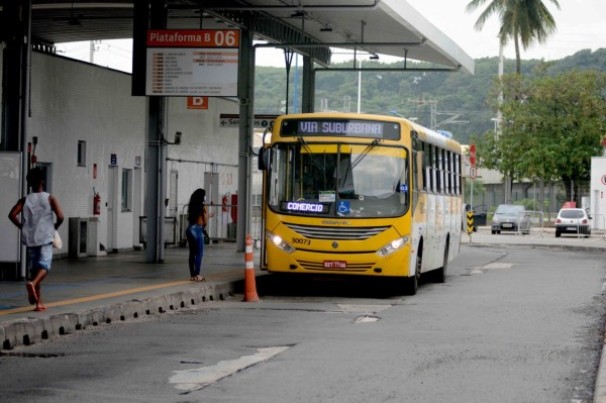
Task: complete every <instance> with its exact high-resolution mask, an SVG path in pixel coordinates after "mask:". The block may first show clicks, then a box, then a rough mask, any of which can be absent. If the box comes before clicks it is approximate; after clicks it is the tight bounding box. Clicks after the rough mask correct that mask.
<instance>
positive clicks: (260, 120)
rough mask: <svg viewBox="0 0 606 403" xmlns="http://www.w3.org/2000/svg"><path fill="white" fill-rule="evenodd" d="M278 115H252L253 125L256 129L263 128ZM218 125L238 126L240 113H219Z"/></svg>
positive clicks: (270, 123)
mask: <svg viewBox="0 0 606 403" xmlns="http://www.w3.org/2000/svg"><path fill="white" fill-rule="evenodd" d="M277 117H278V115H254V119H253V126H254V127H255V128H257V129H265V128H267V127H269V126H270V125H272V124H273V123H274V120H276V118H277ZM219 126H221V127H239V126H240V115H239V114H237V113H221V114H220V115H219Z"/></svg>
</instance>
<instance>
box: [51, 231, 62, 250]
mask: <svg viewBox="0 0 606 403" xmlns="http://www.w3.org/2000/svg"><path fill="white" fill-rule="evenodd" d="M62 247H63V241H62V240H61V236H60V235H59V231H55V237H54V238H53V248H55V249H61V248H62Z"/></svg>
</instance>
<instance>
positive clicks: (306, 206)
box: [282, 201, 328, 214]
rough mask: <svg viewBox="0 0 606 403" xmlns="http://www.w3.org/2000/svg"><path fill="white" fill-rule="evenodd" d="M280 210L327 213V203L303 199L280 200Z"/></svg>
mask: <svg viewBox="0 0 606 403" xmlns="http://www.w3.org/2000/svg"><path fill="white" fill-rule="evenodd" d="M282 210H285V211H290V212H298V213H315V214H326V213H328V205H327V204H324V203H310V202H303V201H289V202H287V201H285V202H282Z"/></svg>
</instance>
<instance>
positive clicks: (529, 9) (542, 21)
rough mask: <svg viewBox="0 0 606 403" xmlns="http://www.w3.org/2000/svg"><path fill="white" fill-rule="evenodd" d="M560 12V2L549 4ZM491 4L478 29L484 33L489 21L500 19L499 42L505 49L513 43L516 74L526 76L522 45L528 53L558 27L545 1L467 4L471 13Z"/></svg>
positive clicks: (554, 0)
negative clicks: (489, 19) (537, 42)
mask: <svg viewBox="0 0 606 403" xmlns="http://www.w3.org/2000/svg"><path fill="white" fill-rule="evenodd" d="M549 1H551V2H552V3H553V4H555V6H556V7H557V8H558V9H559V8H560V5H559V3H558V0H549ZM485 3H488V5H487V7H486V9H484V11H483V12H482V13H481V14H480V16H479V17H478V19H477V21H476V23H475V28H476V29H478V30H481V29H482V28H483V27H484V23H485V22H486V20H487V19H488V18H489V17H491V16H492V15H493V14H496V15H498V16H499V19H500V24H501V27H500V30H499V34H498V36H499V41H500V44H501V45H502V46H505V45H507V43H508V42H509V40H510V39H513V43H514V46H515V51H516V72H517V73H518V74H521V73H522V59H521V57H520V43H521V44H522V46H523V47H524V49H527V48H528V46H529V45H530V44H531V43H532V41H533V40H535V39H536V40H537V41H539V42H540V43H542V42H544V41H545V40H546V39H547V37H548V36H549V35H550V34H551V33H552V32H554V31H555V29H556V23H555V20H554V18H553V15H551V13H550V12H549V10H548V9H547V7H546V6H545V4H544V3H543V1H542V0H472V1H471V2H469V4H467V11H474V10H476V9H477V8H478V7H480V6H482V5H484V4H485Z"/></svg>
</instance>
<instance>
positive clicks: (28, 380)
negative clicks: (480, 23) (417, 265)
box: [0, 245, 606, 403]
mask: <svg viewBox="0 0 606 403" xmlns="http://www.w3.org/2000/svg"><path fill="white" fill-rule="evenodd" d="M604 274H605V268H604V263H603V259H602V255H601V254H600V253H599V252H591V251H580V252H579V251H571V250H554V249H553V248H551V249H550V248H541V247H533V248H530V247H524V246H519V245H518V246H504V245H494V246H479V245H463V246H462V253H461V255H460V256H459V257H458V258H457V259H456V261H455V262H453V263H452V264H451V265H450V266H449V272H448V274H447V275H448V277H447V281H446V283H445V284H423V285H422V286H421V287H420V289H419V293H418V294H417V295H415V296H412V297H403V296H400V295H397V293H394V292H392V291H388V292H384V291H383V288H382V287H381V284H377V283H374V282H371V283H367V282H349V281H342V280H338V281H332V280H328V279H304V280H303V281H297V282H298V285H296V286H293V285H289V284H285V283H284V282H285V281H289V280H288V278H286V279H282V278H278V279H275V278H273V277H263V278H260V279H259V283H258V290H259V294H260V297H261V301H260V302H258V303H243V302H241V296H237V295H236V296H235V297H234V298H233V299H231V300H227V301H223V302H212V303H207V304H204V307H203V308H198V309H189V310H186V311H179V312H177V313H171V314H167V315H164V316H156V317H150V318H147V319H144V320H141V319H139V320H138V321H136V322H126V323H121V324H111V325H107V326H103V327H99V328H89V329H86V330H83V331H80V332H78V333H75V334H71V335H67V336H64V337H62V338H60V339H57V340H54V341H52V342H49V343H41V344H36V345H33V346H29V347H26V348H16V349H14V350H12V351H10V352H8V353H6V354H4V353H3V354H2V355H1V356H0V371H1V373H2V382H1V384H0V401H2V402H6V403H8V402H59V401H60V402H71V401H78V402H107V401H115V402H264V403H267V402H328V401H330V402H348V403H349V402H432V403H433V402H449V403H456V402H465V403H469V402H483V403H484V402H512V403H514V402H515V403H520V402H532V403H539V402H546V403H547V402H549V403H555V402H575V403H585V402H587V403H588V402H591V401H592V398H593V387H594V383H595V377H596V371H597V366H598V362H599V358H600V351H601V344H602V341H603V335H602V329H603V328H604V317H605V314H606V304H605V301H604V297H603V282H604Z"/></svg>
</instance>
